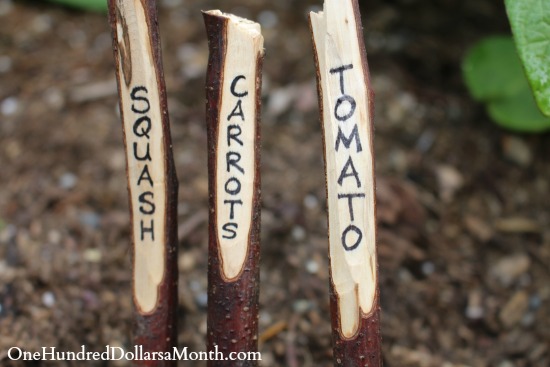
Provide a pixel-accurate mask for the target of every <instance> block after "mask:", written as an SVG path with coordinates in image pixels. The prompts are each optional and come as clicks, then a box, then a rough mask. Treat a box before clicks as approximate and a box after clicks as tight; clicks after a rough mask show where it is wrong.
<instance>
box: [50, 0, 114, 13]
mask: <svg viewBox="0 0 550 367" xmlns="http://www.w3.org/2000/svg"><path fill="white" fill-rule="evenodd" d="M50 1H51V2H54V3H58V4H62V5H67V6H70V7H73V8H78V9H84V10H93V11H100V12H106V11H107V0H50Z"/></svg>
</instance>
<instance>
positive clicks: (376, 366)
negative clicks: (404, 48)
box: [310, 0, 383, 367]
mask: <svg viewBox="0 0 550 367" xmlns="http://www.w3.org/2000/svg"><path fill="white" fill-rule="evenodd" d="M350 1H351V2H352V4H353V8H354V15H355V21H356V24H357V32H356V33H357V42H358V46H359V48H360V52H361V62H362V65H363V71H364V77H365V79H364V83H365V86H366V89H367V101H368V111H369V121H370V131H371V134H370V137H371V139H370V141H369V145H370V149H371V152H372V153H373V164H372V167H373V178H374V181H373V182H374V184H375V185H376V176H375V175H374V167H375V160H374V149H373V140H372V137H373V136H374V92H373V90H372V88H371V83H370V75H369V68H368V62H367V54H366V50H365V42H364V38H363V27H362V22H361V14H360V11H359V5H358V2H357V0H350ZM325 16H330V15H325ZM310 26H311V21H310ZM311 34H312V43H313V48H314V52H313V54H314V59H315V65H316V74H317V75H316V77H317V92H318V101H319V111H320V119H321V131H322V134H323V146H324V147H326V143H327V142H326V138H325V133H324V126H323V120H324V117H323V110H324V106H323V88H322V85H321V76H320V73H321V70H319V60H318V55H317V49H316V47H315V40H314V37H313V29H311ZM323 152H325V150H323ZM323 156H324V161H325V182H326V180H327V177H326V170H327V162H326V160H327V157H326V155H325V153H323ZM326 190H327V191H326V195H327V200H328V187H326ZM374 204H375V205H374V208H375V213H376V201H375V203H374ZM376 230H377V227H376V226H375V231H376ZM329 261H330V259H329ZM330 269H331V268H330V266H329V270H330ZM376 279H377V281H376V293H375V298H374V302H373V308H372V310H373V311H372V312H371V313H370V314H368V315H365V314H363V313H362V312H361V322H360V325H359V329H358V331H357V333H356V334H355V336H354V337H352V338H345V337H344V336H343V335H342V333H341V331H340V330H341V328H340V312H339V307H338V294H337V293H336V291H335V289H334V284H333V282H332V271H330V280H329V287H330V313H331V325H332V346H333V360H334V365H335V366H344V367H367V366H368V367H380V366H382V362H383V359H382V350H381V346H382V340H381V334H380V291H379V287H378V279H379V271H378V263H377V264H376Z"/></svg>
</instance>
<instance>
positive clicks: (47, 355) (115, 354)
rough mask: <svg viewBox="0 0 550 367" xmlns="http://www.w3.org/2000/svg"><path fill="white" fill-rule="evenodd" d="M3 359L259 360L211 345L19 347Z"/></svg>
mask: <svg viewBox="0 0 550 367" xmlns="http://www.w3.org/2000/svg"><path fill="white" fill-rule="evenodd" d="M7 357H8V358H9V359H10V360H12V361H119V360H128V361H261V360H262V355H261V354H260V352H231V353H228V354H227V355H226V354H224V353H223V352H221V351H219V350H218V346H217V345H216V346H214V350H211V351H208V352H190V351H189V350H188V347H183V348H176V347H174V348H173V349H172V351H171V352H149V351H144V350H143V346H141V345H136V346H134V349H133V350H131V351H126V350H124V349H123V348H121V347H112V346H109V345H106V346H105V349H104V350H103V351H102V352H92V351H88V350H87V348H86V346H85V345H82V346H81V347H80V350H79V351H78V352H75V351H59V350H58V349H57V348H56V347H42V350H40V351H34V352H29V351H26V350H24V349H22V348H19V347H11V348H10V349H8V351H7Z"/></svg>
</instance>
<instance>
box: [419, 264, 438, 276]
mask: <svg viewBox="0 0 550 367" xmlns="http://www.w3.org/2000/svg"><path fill="white" fill-rule="evenodd" d="M434 271H435V265H434V263H433V262H431V261H424V262H423V263H422V273H424V275H431V274H433V272H434Z"/></svg>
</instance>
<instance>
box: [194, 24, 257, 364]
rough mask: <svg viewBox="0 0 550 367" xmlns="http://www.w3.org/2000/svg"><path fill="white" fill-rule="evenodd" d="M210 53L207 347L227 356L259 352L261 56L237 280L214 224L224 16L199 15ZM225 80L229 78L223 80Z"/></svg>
mask: <svg viewBox="0 0 550 367" xmlns="http://www.w3.org/2000/svg"><path fill="white" fill-rule="evenodd" d="M203 16H204V22H205V26H206V32H207V36H208V45H209V50H210V56H209V60H208V70H207V76H206V123H207V133H208V178H209V182H208V188H209V193H210V195H209V207H210V211H209V242H208V326H207V334H208V335H207V348H208V351H213V350H215V346H217V347H218V350H219V351H220V352H222V353H224V356H226V357H227V356H228V355H229V353H231V352H257V351H258V307H259V306H258V297H259V275H260V273H259V258H260V107H261V102H260V95H261V94H260V90H261V77H260V75H261V67H262V57H258V59H257V60H256V63H257V78H256V81H257V82H256V97H257V99H256V118H255V124H256V130H255V131H256V136H255V140H256V141H255V144H254V154H255V167H254V187H253V190H254V193H253V197H252V224H251V229H250V233H249V237H248V249H247V255H246V260H245V265H244V268H243V271H242V272H241V274H240V275H239V276H238V278H237V279H236V280H233V281H227V280H226V279H225V278H224V276H223V274H222V271H223V270H222V268H221V265H222V264H221V257H220V256H221V255H220V250H219V243H218V233H217V223H216V197H217V192H216V153H217V145H218V132H219V123H220V121H219V120H220V116H219V114H220V109H221V102H222V87H223V83H224V65H225V56H226V51H227V23H228V20H227V19H226V18H223V17H218V16H214V15H210V14H207V13H204V14H203ZM227 82H229V81H227ZM257 365H258V362H257V361H253V360H248V361H215V360H212V361H209V362H208V366H210V367H214V366H215V367H223V366H231V367H235V366H243V367H244V366H250V367H251V366H257Z"/></svg>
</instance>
